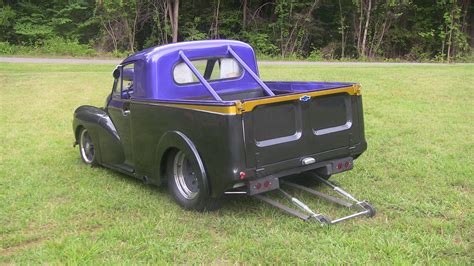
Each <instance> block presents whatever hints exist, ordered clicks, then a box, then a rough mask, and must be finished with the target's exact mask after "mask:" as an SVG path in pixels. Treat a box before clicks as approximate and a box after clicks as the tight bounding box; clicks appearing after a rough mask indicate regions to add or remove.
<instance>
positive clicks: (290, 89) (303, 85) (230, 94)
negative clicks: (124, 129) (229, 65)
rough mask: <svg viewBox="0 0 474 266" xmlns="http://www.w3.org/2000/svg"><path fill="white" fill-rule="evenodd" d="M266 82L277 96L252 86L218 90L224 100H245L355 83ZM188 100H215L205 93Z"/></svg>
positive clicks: (346, 85)
mask: <svg viewBox="0 0 474 266" xmlns="http://www.w3.org/2000/svg"><path fill="white" fill-rule="evenodd" d="M265 84H266V85H267V86H268V87H269V88H270V89H271V90H272V91H273V93H275V94H276V96H267V95H265V93H264V91H263V89H262V88H260V87H257V88H251V89H241V88H226V89H220V90H216V92H217V93H218V94H219V96H220V97H221V98H222V99H223V100H224V101H236V100H239V101H245V100H255V99H259V98H263V97H277V96H278V95H282V94H291V93H304V92H310V91H322V90H331V89H336V88H343V87H348V86H352V85H353V84H354V83H341V82H290V81H267V82H265ZM186 100H206V101H214V99H213V98H212V96H210V95H205V96H200V97H190V98H186Z"/></svg>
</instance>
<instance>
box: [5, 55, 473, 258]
mask: <svg viewBox="0 0 474 266" xmlns="http://www.w3.org/2000/svg"><path fill="white" fill-rule="evenodd" d="M112 70H113V66H112V65H91V66H89V65H54V64H7V63H2V64H0V84H1V88H0V264H2V263H40V262H48V263H58V262H61V263H79V262H80V263H89V264H96V263H123V264H125V263H127V262H139V263H143V262H154V263H157V262H162V263H165V262H166V263H173V262H174V263H191V262H202V263H206V264H207V263H213V264H228V263H235V262H237V263H247V264H288V263H300V264H315V263H325V264H326V263H330V264H334V263H350V264H352V263H354V264H365V263H370V264H372V263H376V264H389V263H397V264H400V263H403V264H411V263H421V264H431V263H437V264H445V263H446V264H471V263H472V262H473V260H474V256H473V254H474V251H473V243H472V241H473V239H474V216H473V212H474V197H473V188H474V166H473V165H474V137H473V136H474V135H473V132H474V122H473V121H474V100H473V97H474V65H439V66H436V65H433V66H431V65H429V66H426V65H423V66H380V65H377V66H334V65H331V66H324V65H323V66H320V65H319V66H312V65H299V66H289V65H285V66H275V65H265V66H262V67H261V74H262V76H263V78H264V79H265V80H308V81H310V80H323V81H357V82H360V83H362V85H363V97H364V109H365V124H366V138H367V141H368V144H369V148H368V150H367V152H366V153H365V154H363V155H362V156H361V157H360V158H359V159H358V160H357V161H356V162H355V169H354V170H353V171H351V172H349V173H344V174H340V175H337V176H334V177H333V178H332V180H333V181H334V182H336V183H338V184H339V185H340V186H342V187H344V188H347V190H348V191H350V192H353V193H354V195H356V196H359V197H360V198H364V199H368V200H369V201H370V202H371V203H373V205H374V206H375V207H376V208H377V210H378V213H377V216H376V217H374V218H372V219H366V218H361V219H355V220H352V221H349V222H346V223H342V224H338V225H336V226H332V227H329V228H321V227H320V226H318V225H317V224H315V223H314V224H309V223H304V222H302V221H300V220H298V219H297V218H294V217H291V216H289V215H286V214H285V213H282V212H281V211H278V210H276V209H273V208H271V207H269V206H268V205H265V204H264V203H261V202H258V201H256V200H254V199H252V198H239V197H234V198H230V199H228V201H227V202H226V204H225V205H224V208H222V209H221V210H219V211H216V212H212V213H193V212H187V211H183V210H181V209H180V208H179V207H178V206H177V205H176V204H175V203H174V202H173V201H172V200H171V199H170V197H169V195H168V193H167V191H166V189H165V188H156V187H152V186H147V185H143V184H142V183H141V182H140V181H138V180H134V179H132V178H129V177H127V176H124V175H122V174H118V173H116V172H113V171H110V170H107V169H104V168H88V167H87V166H85V165H84V164H83V163H82V162H81V159H80V157H79V152H78V149H77V147H76V148H72V142H73V134H72V128H71V120H72V113H73V111H74V109H75V108H76V107H77V106H79V105H82V104H89V105H99V106H101V105H103V103H104V101H105V97H106V95H107V94H108V93H109V91H110V89H111V85H112V78H111V72H112ZM301 197H302V198H303V199H305V200H307V201H309V203H311V206H313V207H315V209H318V210H321V211H322V212H325V213H329V214H331V215H330V216H331V217H335V216H337V215H342V214H344V213H346V211H345V210H338V209H335V207H334V206H333V205H331V204H329V203H327V202H322V201H318V200H315V199H308V198H307V197H306V196H305V195H304V194H303V195H301Z"/></svg>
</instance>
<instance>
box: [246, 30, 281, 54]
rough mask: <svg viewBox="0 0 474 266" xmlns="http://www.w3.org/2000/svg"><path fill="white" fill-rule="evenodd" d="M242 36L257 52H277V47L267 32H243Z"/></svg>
mask: <svg viewBox="0 0 474 266" xmlns="http://www.w3.org/2000/svg"><path fill="white" fill-rule="evenodd" d="M243 36H244V38H245V39H246V40H248V43H249V44H250V45H251V46H252V47H253V48H254V49H255V50H256V51H257V53H259V54H265V55H275V54H278V47H277V46H276V45H274V44H273V43H272V42H271V40H270V36H268V34H265V33H253V32H244V33H243Z"/></svg>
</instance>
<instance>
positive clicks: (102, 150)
mask: <svg viewBox="0 0 474 266" xmlns="http://www.w3.org/2000/svg"><path fill="white" fill-rule="evenodd" d="M82 127H85V128H86V129H87V130H88V132H89V134H90V135H91V137H92V141H93V142H94V144H95V151H96V156H97V159H98V161H99V162H100V163H112V164H116V163H121V162H123V161H124V159H125V155H124V152H123V148H122V143H121V141H120V136H119V134H118V132H117V129H116V128H115V126H114V124H113V122H112V120H111V119H110V116H109V115H108V113H107V112H106V111H105V110H104V109H101V108H97V107H94V106H89V105H83V106H80V107H78V108H77V109H76V110H75V111H74V119H73V130H74V136H75V143H76V144H77V143H78V142H79V130H80V129H81V128H82Z"/></svg>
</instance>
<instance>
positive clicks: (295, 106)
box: [73, 40, 367, 211]
mask: <svg viewBox="0 0 474 266" xmlns="http://www.w3.org/2000/svg"><path fill="white" fill-rule="evenodd" d="M73 132H74V136H75V144H79V147H80V149H79V150H80V155H81V158H82V160H83V161H84V162H85V163H86V164H89V165H101V166H104V167H107V168H111V169H114V170H117V171H120V172H122V173H125V174H128V175H130V176H133V177H136V178H140V179H143V180H144V181H145V182H147V183H151V184H156V185H160V184H164V183H167V184H168V187H169V190H170V193H171V195H172V196H173V197H174V199H175V200H176V201H177V203H178V204H179V205H181V206H182V207H184V208H186V209H191V210H199V211H202V210H211V209H214V208H216V207H217V206H218V204H217V203H218V202H219V200H218V199H219V198H221V197H222V196H223V195H224V194H227V193H228V194H230V193H243V194H247V195H259V194H261V193H264V192H268V191H272V190H276V189H279V187H280V185H281V184H282V182H284V181H283V178H285V177H288V176H292V175H295V174H300V173H302V174H303V175H302V176H304V174H308V173H312V174H317V175H319V176H320V177H323V178H324V179H327V178H329V177H330V176H331V175H333V174H336V173H340V172H343V171H347V170H350V169H352V167H353V161H354V160H355V159H356V158H357V157H359V156H360V155H361V154H362V153H363V152H364V151H365V150H366V148H367V144H366V141H365V137H364V123H363V114H362V96H361V89H360V85H359V84H357V83H346V82H288V81H262V80H261V79H260V77H259V71H258V67H257V63H256V58H255V53H254V51H253V49H252V47H250V46H249V45H248V44H245V43H243V42H239V41H230V40H207V41H192V42H182V43H174V44H167V45H162V46H156V47H152V48H149V49H146V50H144V51H141V52H138V53H136V54H134V55H132V56H130V57H128V58H126V59H125V60H123V62H122V63H121V64H120V65H118V66H117V67H116V68H115V70H114V71H113V85H112V90H111V93H110V95H109V96H108V97H107V100H106V102H105V106H104V107H102V108H98V107H93V106H80V107H79V108H77V109H76V111H75V112H74V120H73Z"/></svg>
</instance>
